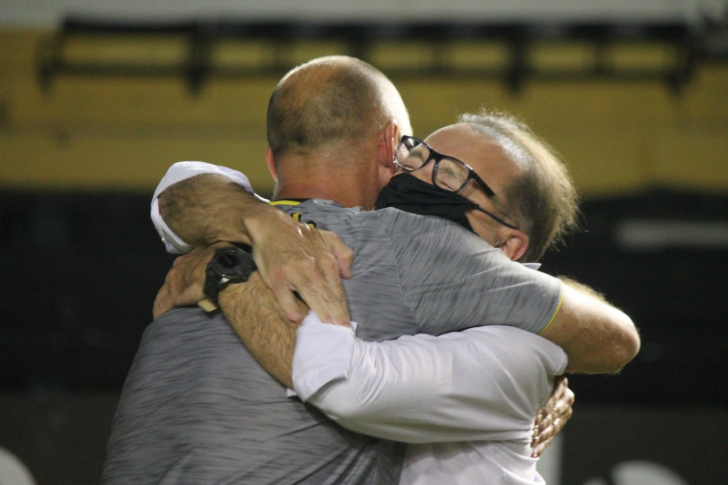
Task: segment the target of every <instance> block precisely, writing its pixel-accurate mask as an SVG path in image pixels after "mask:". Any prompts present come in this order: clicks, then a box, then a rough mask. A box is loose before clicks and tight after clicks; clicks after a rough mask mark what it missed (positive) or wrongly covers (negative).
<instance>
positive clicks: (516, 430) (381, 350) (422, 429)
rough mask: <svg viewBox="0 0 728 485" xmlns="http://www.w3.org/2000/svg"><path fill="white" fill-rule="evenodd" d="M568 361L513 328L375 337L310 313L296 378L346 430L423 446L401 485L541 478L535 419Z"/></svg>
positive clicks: (299, 342)
mask: <svg viewBox="0 0 728 485" xmlns="http://www.w3.org/2000/svg"><path fill="white" fill-rule="evenodd" d="M347 354H349V367H348V369H346V370H343V369H342V366H341V362H343V361H344V360H346V358H347ZM327 362H330V365H328V366H327ZM566 363H567V360H566V354H565V353H564V352H563V350H561V348H560V347H558V346H556V345H554V344H552V343H551V342H549V341H547V340H545V339H543V338H541V337H539V336H537V335H534V334H531V333H528V332H525V331H523V330H519V329H516V328H513V327H502V326H488V327H478V328H472V329H468V330H465V331H462V332H455V333H451V334H445V335H441V336H439V337H432V336H429V335H424V334H420V335H416V336H404V337H400V338H399V339H397V340H394V341H386V342H367V341H363V340H360V339H356V338H355V336H354V332H353V331H352V330H351V329H347V328H345V327H340V326H334V325H328V324H323V323H321V322H320V320H318V318H317V317H316V316H315V315H313V314H309V316H307V317H306V319H305V320H304V325H302V326H301V327H299V329H298V331H297V337H296V351H295V353H294V360H293V384H294V388H295V389H296V391H297V392H298V393H299V396H300V397H301V398H302V399H303V400H305V401H307V402H309V403H311V404H313V405H315V406H316V407H318V408H320V409H321V410H322V411H324V412H325V413H326V414H327V415H328V416H329V417H331V418H332V419H334V420H336V421H338V422H339V423H340V424H341V425H343V426H344V427H346V428H349V429H352V430H354V431H359V432H361V433H365V434H368V435H373V436H377V437H381V438H386V439H392V440H397V441H404V442H407V443H415V444H414V445H410V446H409V447H408V453H407V459H406V461H405V471H404V472H403V475H402V481H401V482H400V483H402V484H440V483H456V484H460V483H463V484H465V483H479V484H481V483H494V484H495V483H498V484H505V483H508V484H511V483H512V484H523V483H531V484H533V483H542V481H541V478H540V476H539V475H538V473H537V472H536V460H534V459H532V458H530V453H531V449H530V445H529V443H530V440H531V432H532V426H533V419H534V417H535V415H536V412H537V411H538V409H539V408H540V407H541V406H542V405H543V403H545V402H546V400H547V399H548V397H549V395H550V393H551V389H552V386H553V377H554V376H555V375H559V374H561V373H562V372H563V370H564V369H565V367H566ZM476 440H477V441H476Z"/></svg>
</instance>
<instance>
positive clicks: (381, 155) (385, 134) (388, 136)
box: [377, 120, 399, 177]
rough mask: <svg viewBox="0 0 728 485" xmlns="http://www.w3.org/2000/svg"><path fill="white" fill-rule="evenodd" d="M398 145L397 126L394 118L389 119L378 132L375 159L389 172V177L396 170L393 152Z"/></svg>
mask: <svg viewBox="0 0 728 485" xmlns="http://www.w3.org/2000/svg"><path fill="white" fill-rule="evenodd" d="M398 145H399V127H398V126H397V121H396V120H389V121H388V122H387V124H386V125H384V128H382V131H381V132H380V133H379V144H378V146H377V160H378V162H379V165H380V166H381V167H382V168H383V169H384V170H386V171H387V172H389V173H390V177H391V176H392V175H394V172H396V171H397V167H396V166H395V165H394V153H395V152H396V151H397V146H398Z"/></svg>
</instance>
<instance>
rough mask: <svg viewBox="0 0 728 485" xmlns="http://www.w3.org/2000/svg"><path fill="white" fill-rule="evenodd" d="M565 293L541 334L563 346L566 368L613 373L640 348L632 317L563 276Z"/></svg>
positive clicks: (589, 372)
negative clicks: (552, 319)
mask: <svg viewBox="0 0 728 485" xmlns="http://www.w3.org/2000/svg"><path fill="white" fill-rule="evenodd" d="M562 281H563V282H564V296H563V301H562V304H561V308H560V310H559V312H558V313H557V314H556V316H555V317H554V321H553V322H552V323H551V325H550V326H549V327H548V328H546V329H545V330H544V331H543V332H542V333H541V336H543V337H544V338H546V339H548V340H550V341H552V342H554V343H555V344H557V345H559V346H560V347H561V348H563V349H564V351H565V352H566V354H567V355H568V356H569V365H568V367H567V369H566V370H567V372H578V373H586V374H614V373H617V372H619V371H620V370H621V369H622V368H623V367H624V366H625V365H627V364H628V363H629V362H630V361H631V360H632V359H633V358H634V357H635V356H636V355H637V352H639V348H640V338H639V334H638V332H637V329H636V327H635V325H634V323H633V322H632V320H631V319H630V318H629V317H628V316H627V315H626V314H625V313H623V312H622V311H620V310H618V309H617V308H615V307H613V306H612V305H610V304H609V303H607V302H606V300H604V298H603V297H602V296H601V295H599V294H598V293H597V292H595V291H594V290H592V289H591V288H588V287H586V286H584V285H582V284H580V283H577V282H575V281H572V280H568V279H562Z"/></svg>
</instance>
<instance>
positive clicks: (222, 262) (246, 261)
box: [203, 246, 257, 305]
mask: <svg viewBox="0 0 728 485" xmlns="http://www.w3.org/2000/svg"><path fill="white" fill-rule="evenodd" d="M256 269H257V267H256V266H255V261H253V255H252V254H251V250H245V249H243V248H240V247H238V246H228V247H225V248H220V249H218V250H217V251H215V255H214V256H213V257H212V261H210V262H209V263H208V265H207V269H206V270H205V287H204V289H203V291H204V293H205V295H207V297H208V298H209V299H210V301H212V302H213V303H214V304H215V305H217V304H218V303H217V297H218V295H219V294H220V290H222V289H224V288H225V287H226V286H227V285H229V284H230V283H243V282H245V281H248V278H250V274H251V273H252V272H253V271H255V270H256Z"/></svg>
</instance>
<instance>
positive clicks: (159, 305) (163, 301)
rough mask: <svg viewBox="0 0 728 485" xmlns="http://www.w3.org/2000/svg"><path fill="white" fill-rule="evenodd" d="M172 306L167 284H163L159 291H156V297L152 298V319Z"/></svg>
mask: <svg viewBox="0 0 728 485" xmlns="http://www.w3.org/2000/svg"><path fill="white" fill-rule="evenodd" d="M172 307H173V304H172V302H171V300H170V299H169V291H168V290H167V286H166V285H165V286H163V287H162V289H160V290H159V293H157V297H156V298H155V299H154V309H153V310H152V314H153V315H154V319H155V320H156V319H157V318H159V317H161V316H162V315H164V314H165V313H167V312H168V311H170V310H171V309H172Z"/></svg>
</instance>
